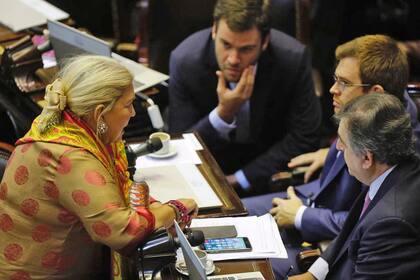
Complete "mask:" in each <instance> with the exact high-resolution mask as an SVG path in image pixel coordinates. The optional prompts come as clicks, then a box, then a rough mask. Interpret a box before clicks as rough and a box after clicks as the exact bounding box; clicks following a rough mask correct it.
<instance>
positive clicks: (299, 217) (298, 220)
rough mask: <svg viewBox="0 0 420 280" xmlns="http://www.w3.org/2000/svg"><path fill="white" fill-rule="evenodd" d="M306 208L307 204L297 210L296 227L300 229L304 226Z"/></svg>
mask: <svg viewBox="0 0 420 280" xmlns="http://www.w3.org/2000/svg"><path fill="white" fill-rule="evenodd" d="M305 210H306V206H305V205H302V206H300V207H299V209H298V211H297V212H296V216H295V228H296V229H298V230H300V229H301V228H302V217H303V213H304V212H305Z"/></svg>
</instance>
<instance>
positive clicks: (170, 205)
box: [165, 203, 181, 223]
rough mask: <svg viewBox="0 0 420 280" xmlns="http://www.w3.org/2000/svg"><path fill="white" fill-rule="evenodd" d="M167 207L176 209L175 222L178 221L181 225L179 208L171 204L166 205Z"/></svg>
mask: <svg viewBox="0 0 420 280" xmlns="http://www.w3.org/2000/svg"><path fill="white" fill-rule="evenodd" d="M165 205H168V206H169V207H171V208H172V209H174V211H175V221H177V222H178V223H179V222H180V219H181V214H180V213H179V210H178V208H177V207H176V206H175V205H173V204H169V203H165Z"/></svg>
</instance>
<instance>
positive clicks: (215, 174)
mask: <svg viewBox="0 0 420 280" xmlns="http://www.w3.org/2000/svg"><path fill="white" fill-rule="evenodd" d="M194 135H195V136H196V137H197V138H198V140H199V141H200V143H201V145H202V146H203V148H204V149H203V150H200V151H197V153H198V156H199V157H200V159H201V161H202V162H203V163H202V164H200V165H198V166H197V167H198V169H199V170H200V171H201V174H203V176H204V177H205V178H206V180H207V181H208V182H209V184H210V186H211V187H212V188H213V190H214V192H215V193H216V194H217V196H218V197H219V198H220V200H221V201H222V203H223V206H222V207H221V208H216V209H208V210H203V211H201V210H200V212H199V213H198V215H199V218H210V217H233V216H245V215H247V214H248V211H247V210H246V209H245V208H244V206H243V204H242V202H241V199H240V198H239V196H238V195H237V193H236V192H235V190H233V188H232V187H231V186H230V185H229V183H228V182H227V180H226V178H225V175H224V174H223V172H222V170H221V169H220V167H219V165H218V164H217V162H216V160H215V159H214V157H213V156H212V154H211V153H210V152H209V149H208V148H207V146H206V145H205V143H204V141H203V139H202V138H201V137H200V135H198V134H197V133H194Z"/></svg>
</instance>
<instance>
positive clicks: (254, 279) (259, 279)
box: [174, 222, 264, 280]
mask: <svg viewBox="0 0 420 280" xmlns="http://www.w3.org/2000/svg"><path fill="white" fill-rule="evenodd" d="M174 224H175V230H176V234H177V236H178V240H179V243H180V246H181V250H182V253H183V255H184V260H185V264H186V265H187V268H188V274H189V278H190V279H193V280H206V279H208V280H264V277H263V275H262V274H261V272H259V271H254V272H244V273H235V274H224V275H216V276H208V277H207V275H206V270H205V268H204V267H203V265H202V263H201V262H200V260H199V258H198V257H197V255H196V254H195V253H194V250H193V248H192V247H191V244H190V243H189V242H188V240H187V238H186V237H185V235H184V234H183V232H182V230H181V228H180V227H179V225H178V224H177V223H176V222H174Z"/></svg>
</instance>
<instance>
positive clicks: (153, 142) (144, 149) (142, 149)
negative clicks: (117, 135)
mask: <svg viewBox="0 0 420 280" xmlns="http://www.w3.org/2000/svg"><path fill="white" fill-rule="evenodd" d="M128 147H129V148H128V150H129V152H131V153H134V154H135V155H136V157H140V156H144V155H147V154H150V153H154V152H157V151H159V150H160V149H161V148H162V141H161V140H160V139H159V138H157V137H153V138H150V139H148V140H147V141H146V143H144V144H140V145H139V146H137V147H136V148H134V149H133V148H131V147H130V146H128Z"/></svg>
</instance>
